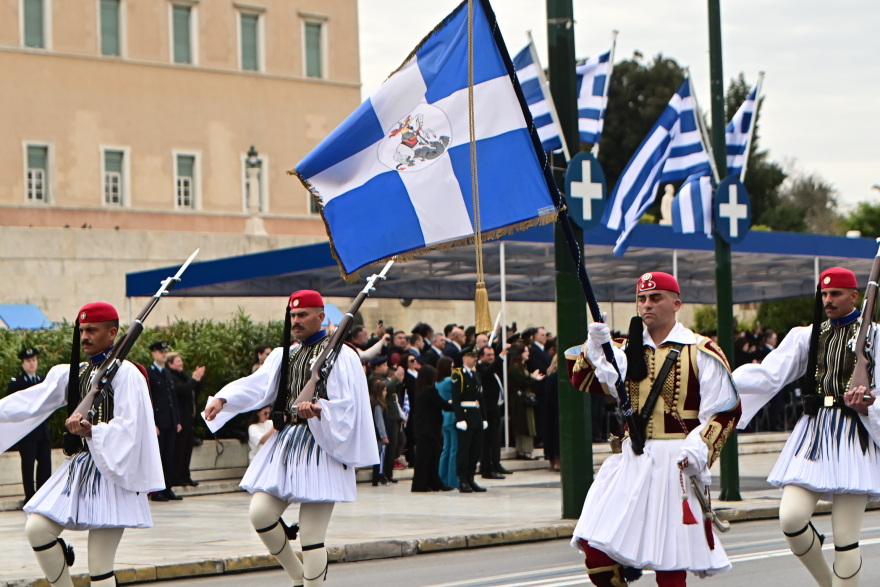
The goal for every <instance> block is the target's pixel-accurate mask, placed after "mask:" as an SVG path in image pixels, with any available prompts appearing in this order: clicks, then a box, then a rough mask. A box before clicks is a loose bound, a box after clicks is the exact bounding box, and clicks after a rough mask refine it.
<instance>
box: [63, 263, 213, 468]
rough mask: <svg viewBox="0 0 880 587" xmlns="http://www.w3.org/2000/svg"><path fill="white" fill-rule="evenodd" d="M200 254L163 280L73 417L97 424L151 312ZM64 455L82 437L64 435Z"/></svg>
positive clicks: (77, 445) (78, 444) (77, 446)
mask: <svg viewBox="0 0 880 587" xmlns="http://www.w3.org/2000/svg"><path fill="white" fill-rule="evenodd" d="M198 254H199V249H196V250H195V251H194V252H193V254H192V255H190V256H189V259H187V260H186V262H185V263H184V264H183V265H182V266H181V267H180V269H179V270H178V271H177V274H175V275H174V277H166V278H165V279H163V280H162V284H161V285H160V287H159V291H157V292H156V293H155V294H154V295H153V297H152V298H150V301H149V302H147V305H146V306H144V309H143V310H141V311H140V313H139V314H138V315H137V317H136V318H135V319H134V322H132V323H131V326H130V327H129V328H128V330H127V331H126V332H125V334H123V335H122V338H120V339H119V341H118V342H116V343H115V344H114V345H113V350H111V351H110V353H109V354H108V355H107V358H106V359H104V362H103V363H101V366H100V367H98V369H97V371H95V372H94V374H93V375H92V377H91V380H90V381H89V391H88V393H87V394H86V396H85V397H84V398H83V399H82V401H81V402H80V403H79V405H78V406H76V408H75V409H74V410H73V411H72V412H70V414H71V415H72V414H77V413H78V414H84V416H83V419H84V420H87V421H88V422H89V423H90V424H94V423H95V415H96V411H97V409H98V406H100V405H101V403H102V402H103V401H104V398H105V397H106V395H107V391H108V390H109V389H110V383H111V382H112V381H113V378H114V377H115V376H116V373H117V372H118V371H119V367H120V366H121V365H122V361H124V360H125V357H127V356H128V353H129V351H130V350H131V347H133V346H134V343H135V341H137V339H138V337H139V336H140V335H141V332H143V331H144V320H146V319H147V316H149V315H150V312H152V311H153V308H155V307H156V304H158V303H159V300H160V299H161V298H162V297H163V296H166V295H168V293H169V292H170V291H171V289H172V288H173V287H174V286H175V285H177V284H178V283H179V282H180V276H181V275H183V272H184V271H186V268H187V267H189V264H190V263H192V261H193V259H195V258H196V255H198ZM67 385H68V386H77V387H78V382H77V381H73V380H71V381H68V383H67ZM63 440H64V454H66V455H67V456H72V455H74V454H76V453H77V452H79V449H80V448H81V447H82V437H80V436H79V435H78V434H73V433H72V432H65V433H64V439H63Z"/></svg>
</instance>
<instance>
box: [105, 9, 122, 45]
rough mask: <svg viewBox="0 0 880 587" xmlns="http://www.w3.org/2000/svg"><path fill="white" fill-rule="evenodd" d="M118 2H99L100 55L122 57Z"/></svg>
mask: <svg viewBox="0 0 880 587" xmlns="http://www.w3.org/2000/svg"><path fill="white" fill-rule="evenodd" d="M119 12H120V5H119V0H101V55H115V56H119V55H122V51H121V46H122V44H121V43H120V33H119V31H120V28H121V26H120V14H119Z"/></svg>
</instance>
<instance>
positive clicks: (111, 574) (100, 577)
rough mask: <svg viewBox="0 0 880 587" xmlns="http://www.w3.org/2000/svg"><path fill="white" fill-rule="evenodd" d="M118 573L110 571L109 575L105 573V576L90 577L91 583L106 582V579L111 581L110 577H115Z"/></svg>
mask: <svg viewBox="0 0 880 587" xmlns="http://www.w3.org/2000/svg"><path fill="white" fill-rule="evenodd" d="M115 576H116V573H114V572H113V571H110V572H109V573H104V574H103V575H92V576H91V577H89V579H90V580H91V581H104V580H105V579H109V578H110V577H115Z"/></svg>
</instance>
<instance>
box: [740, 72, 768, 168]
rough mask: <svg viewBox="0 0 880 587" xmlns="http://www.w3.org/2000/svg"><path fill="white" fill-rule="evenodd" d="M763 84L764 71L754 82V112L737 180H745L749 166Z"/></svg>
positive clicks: (759, 73)
mask: <svg viewBox="0 0 880 587" xmlns="http://www.w3.org/2000/svg"><path fill="white" fill-rule="evenodd" d="M763 85H764V72H763V71H759V72H758V83H757V84H755V114H754V115H752V124H751V126H749V136H748V138H747V139H746V151H745V154H744V155H743V166H742V170H741V171H740V172H739V180H740V181H743V182H744V181H745V180H746V168H747V167H748V166H749V152H750V151H751V150H752V139H753V138H754V137H755V128H756V127H757V126H758V105H759V104H760V103H761V86H763Z"/></svg>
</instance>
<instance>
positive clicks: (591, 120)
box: [575, 51, 611, 145]
mask: <svg viewBox="0 0 880 587" xmlns="http://www.w3.org/2000/svg"><path fill="white" fill-rule="evenodd" d="M575 71H576V72H577V84H578V100H577V106H578V131H579V132H580V139H581V142H582V143H590V144H592V145H595V144H596V143H598V142H599V139H600V138H601V136H602V124H603V123H604V121H605V108H606V106H607V105H608V88H607V87H606V85H607V84H609V83H611V76H610V75H609V74H610V72H611V51H606V52H605V53H602V54H601V55H598V56H596V57H593V58H592V59H589V60H588V61H587V62H586V63H582V64H581V65H578V66H577V68H576V69H575Z"/></svg>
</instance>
